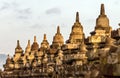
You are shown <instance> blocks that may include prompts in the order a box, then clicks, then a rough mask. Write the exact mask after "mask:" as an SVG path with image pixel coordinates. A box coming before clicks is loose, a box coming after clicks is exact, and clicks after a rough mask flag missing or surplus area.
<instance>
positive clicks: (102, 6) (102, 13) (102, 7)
mask: <svg viewBox="0 0 120 78" xmlns="http://www.w3.org/2000/svg"><path fill="white" fill-rule="evenodd" d="M100 15H105V9H104V4H101V10H100Z"/></svg>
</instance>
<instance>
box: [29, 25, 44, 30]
mask: <svg viewBox="0 0 120 78" xmlns="http://www.w3.org/2000/svg"><path fill="white" fill-rule="evenodd" d="M42 27H44V25H40V24H34V25H32V26H30V28H32V29H40V28H42Z"/></svg>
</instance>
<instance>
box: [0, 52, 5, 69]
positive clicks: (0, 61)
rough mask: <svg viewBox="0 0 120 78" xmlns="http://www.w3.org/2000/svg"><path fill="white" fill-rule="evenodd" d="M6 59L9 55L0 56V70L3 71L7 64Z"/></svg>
mask: <svg viewBox="0 0 120 78" xmlns="http://www.w3.org/2000/svg"><path fill="white" fill-rule="evenodd" d="M6 59H7V55H5V54H0V69H3V64H5V62H6Z"/></svg>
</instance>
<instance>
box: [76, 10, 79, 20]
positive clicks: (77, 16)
mask: <svg viewBox="0 0 120 78" xmlns="http://www.w3.org/2000/svg"><path fill="white" fill-rule="evenodd" d="M76 22H79V12H77V13H76Z"/></svg>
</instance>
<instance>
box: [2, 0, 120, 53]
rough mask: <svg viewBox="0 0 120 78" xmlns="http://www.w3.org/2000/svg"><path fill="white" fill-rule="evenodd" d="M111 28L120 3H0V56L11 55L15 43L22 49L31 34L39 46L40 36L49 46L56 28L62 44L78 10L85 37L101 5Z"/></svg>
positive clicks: (32, 0)
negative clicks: (46, 40) (103, 6)
mask: <svg viewBox="0 0 120 78" xmlns="http://www.w3.org/2000/svg"><path fill="white" fill-rule="evenodd" d="M101 3H104V4H105V11H106V14H107V16H108V18H109V20H110V25H111V26H112V28H113V29H116V28H118V23H119V22H120V0H0V54H3V53H5V54H10V55H13V53H14V50H15V47H16V41H17V40H20V44H21V47H22V48H23V49H25V47H26V45H27V40H28V39H30V40H31V44H32V43H33V37H34V35H36V36H37V41H38V43H39V44H40V43H41V41H42V40H43V34H44V33H46V34H47V39H48V41H49V43H50V44H51V42H52V39H53V36H54V35H55V33H56V28H57V26H58V25H59V26H60V29H61V33H62V35H63V37H64V41H66V40H67V39H68V38H69V34H70V32H71V28H72V25H73V24H74V21H75V14H76V12H77V11H78V12H79V16H80V22H81V24H82V25H83V28H84V33H85V35H86V36H88V35H89V33H90V32H91V31H93V30H94V27H95V23H96V18H97V17H98V15H99V14H100V4H101Z"/></svg>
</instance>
